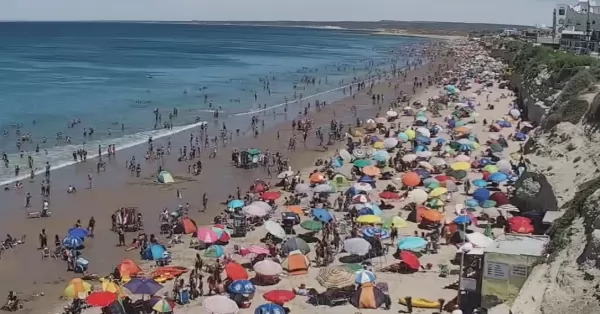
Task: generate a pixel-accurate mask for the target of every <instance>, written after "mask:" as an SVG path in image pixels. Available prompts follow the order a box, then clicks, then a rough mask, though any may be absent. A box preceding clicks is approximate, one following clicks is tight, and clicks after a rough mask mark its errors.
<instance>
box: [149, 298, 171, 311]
mask: <svg viewBox="0 0 600 314" xmlns="http://www.w3.org/2000/svg"><path fill="white" fill-rule="evenodd" d="M152 302H155V303H154V305H153V306H152V309H153V310H155V311H156V312H158V313H169V312H173V309H174V308H175V302H173V300H170V299H168V298H152Z"/></svg>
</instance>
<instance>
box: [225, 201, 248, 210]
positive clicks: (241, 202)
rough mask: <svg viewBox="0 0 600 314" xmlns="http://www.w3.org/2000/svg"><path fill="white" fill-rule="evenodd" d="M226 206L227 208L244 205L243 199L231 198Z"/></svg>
mask: <svg viewBox="0 0 600 314" xmlns="http://www.w3.org/2000/svg"><path fill="white" fill-rule="evenodd" d="M227 207H229V208H240V207H244V201H242V200H231V201H229V203H227Z"/></svg>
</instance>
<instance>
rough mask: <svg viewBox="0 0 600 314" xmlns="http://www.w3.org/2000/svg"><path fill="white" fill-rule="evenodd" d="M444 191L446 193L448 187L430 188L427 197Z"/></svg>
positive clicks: (435, 195) (436, 195) (439, 194)
mask: <svg viewBox="0 0 600 314" xmlns="http://www.w3.org/2000/svg"><path fill="white" fill-rule="evenodd" d="M446 193H448V189H446V188H442V187H439V188H435V189H433V190H431V192H429V197H440V196H442V195H444V194H446Z"/></svg>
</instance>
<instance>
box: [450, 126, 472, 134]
mask: <svg viewBox="0 0 600 314" xmlns="http://www.w3.org/2000/svg"><path fill="white" fill-rule="evenodd" d="M454 131H456V133H463V134H469V133H471V129H469V128H466V127H464V126H461V127H458V128H456V129H454Z"/></svg>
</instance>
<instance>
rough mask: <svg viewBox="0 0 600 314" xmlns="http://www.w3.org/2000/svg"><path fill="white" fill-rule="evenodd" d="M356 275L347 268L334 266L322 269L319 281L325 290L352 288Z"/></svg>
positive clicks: (318, 277)
mask: <svg viewBox="0 0 600 314" xmlns="http://www.w3.org/2000/svg"><path fill="white" fill-rule="evenodd" d="M355 277H356V275H355V274H354V273H353V272H351V271H350V269H348V268H347V267H343V266H333V267H327V268H321V270H320V271H319V275H318V276H317V281H318V282H319V284H321V286H323V287H325V288H343V287H348V286H352V285H353V284H354V279H355Z"/></svg>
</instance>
